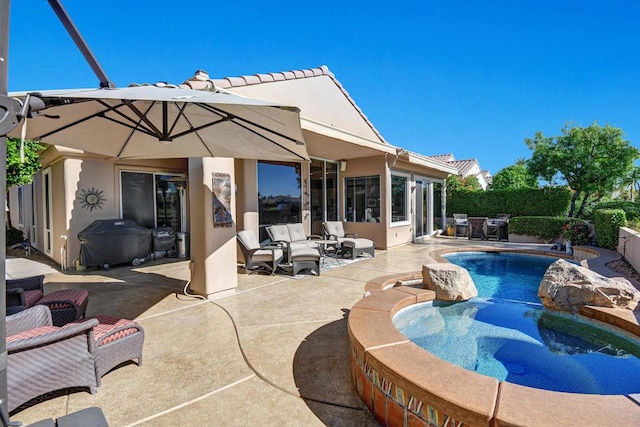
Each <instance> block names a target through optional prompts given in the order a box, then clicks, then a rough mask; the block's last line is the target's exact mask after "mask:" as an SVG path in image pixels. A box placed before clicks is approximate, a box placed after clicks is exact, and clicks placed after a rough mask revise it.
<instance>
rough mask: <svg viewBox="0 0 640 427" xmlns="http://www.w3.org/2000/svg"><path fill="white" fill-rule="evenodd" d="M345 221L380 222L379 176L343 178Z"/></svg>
mask: <svg viewBox="0 0 640 427" xmlns="http://www.w3.org/2000/svg"><path fill="white" fill-rule="evenodd" d="M344 188H345V221H347V222H380V176H379V175H374V176H363V177H353V178H345V180H344Z"/></svg>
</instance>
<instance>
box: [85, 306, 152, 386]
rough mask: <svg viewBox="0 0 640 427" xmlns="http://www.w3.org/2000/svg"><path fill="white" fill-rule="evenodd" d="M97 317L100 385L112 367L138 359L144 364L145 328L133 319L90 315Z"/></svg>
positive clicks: (96, 336)
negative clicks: (101, 379) (102, 378)
mask: <svg viewBox="0 0 640 427" xmlns="http://www.w3.org/2000/svg"><path fill="white" fill-rule="evenodd" d="M87 319H97V320H98V325H97V326H96V327H94V328H93V337H94V339H95V342H96V349H95V351H96V373H97V375H98V385H100V378H101V377H102V376H104V374H106V373H107V372H109V371H110V370H111V369H113V368H115V367H116V366H118V365H119V364H121V363H124V362H126V361H129V360H133V359H138V366H140V365H142V346H143V344H144V329H142V326H140V325H139V324H137V323H136V322H134V321H133V320H127V319H119V318H117V317H111V316H106V315H98V316H95V317H88V318H87Z"/></svg>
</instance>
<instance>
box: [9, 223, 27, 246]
mask: <svg viewBox="0 0 640 427" xmlns="http://www.w3.org/2000/svg"><path fill="white" fill-rule="evenodd" d="M23 241H24V234H22V231H20V230H18V229H17V228H14V227H11V228H9V229H7V246H13V245H15V244H16V243H22V242H23Z"/></svg>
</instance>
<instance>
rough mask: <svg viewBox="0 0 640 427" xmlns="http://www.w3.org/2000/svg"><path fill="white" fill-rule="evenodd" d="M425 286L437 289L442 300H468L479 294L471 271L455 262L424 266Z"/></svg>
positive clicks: (439, 298)
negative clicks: (470, 273)
mask: <svg viewBox="0 0 640 427" xmlns="http://www.w3.org/2000/svg"><path fill="white" fill-rule="evenodd" d="M422 281H423V283H424V287H425V288H427V289H430V290H432V291H435V293H436V299H438V300H441V301H466V300H469V299H471V298H474V297H477V296H478V290H477V289H476V284H475V283H474V281H473V279H472V278H471V276H470V275H469V272H468V271H467V270H466V269H465V268H463V267H460V266H457V265H454V264H444V263H443V264H426V265H423V266H422Z"/></svg>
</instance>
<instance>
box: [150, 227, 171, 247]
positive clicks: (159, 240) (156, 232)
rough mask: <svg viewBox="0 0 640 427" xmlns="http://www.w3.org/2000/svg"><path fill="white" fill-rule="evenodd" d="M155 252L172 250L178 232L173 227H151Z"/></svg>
mask: <svg viewBox="0 0 640 427" xmlns="http://www.w3.org/2000/svg"><path fill="white" fill-rule="evenodd" d="M151 237H152V243H153V251H154V252H164V251H170V250H172V249H173V247H174V246H175V244H176V232H175V231H174V230H173V228H171V227H157V228H152V229H151Z"/></svg>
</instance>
